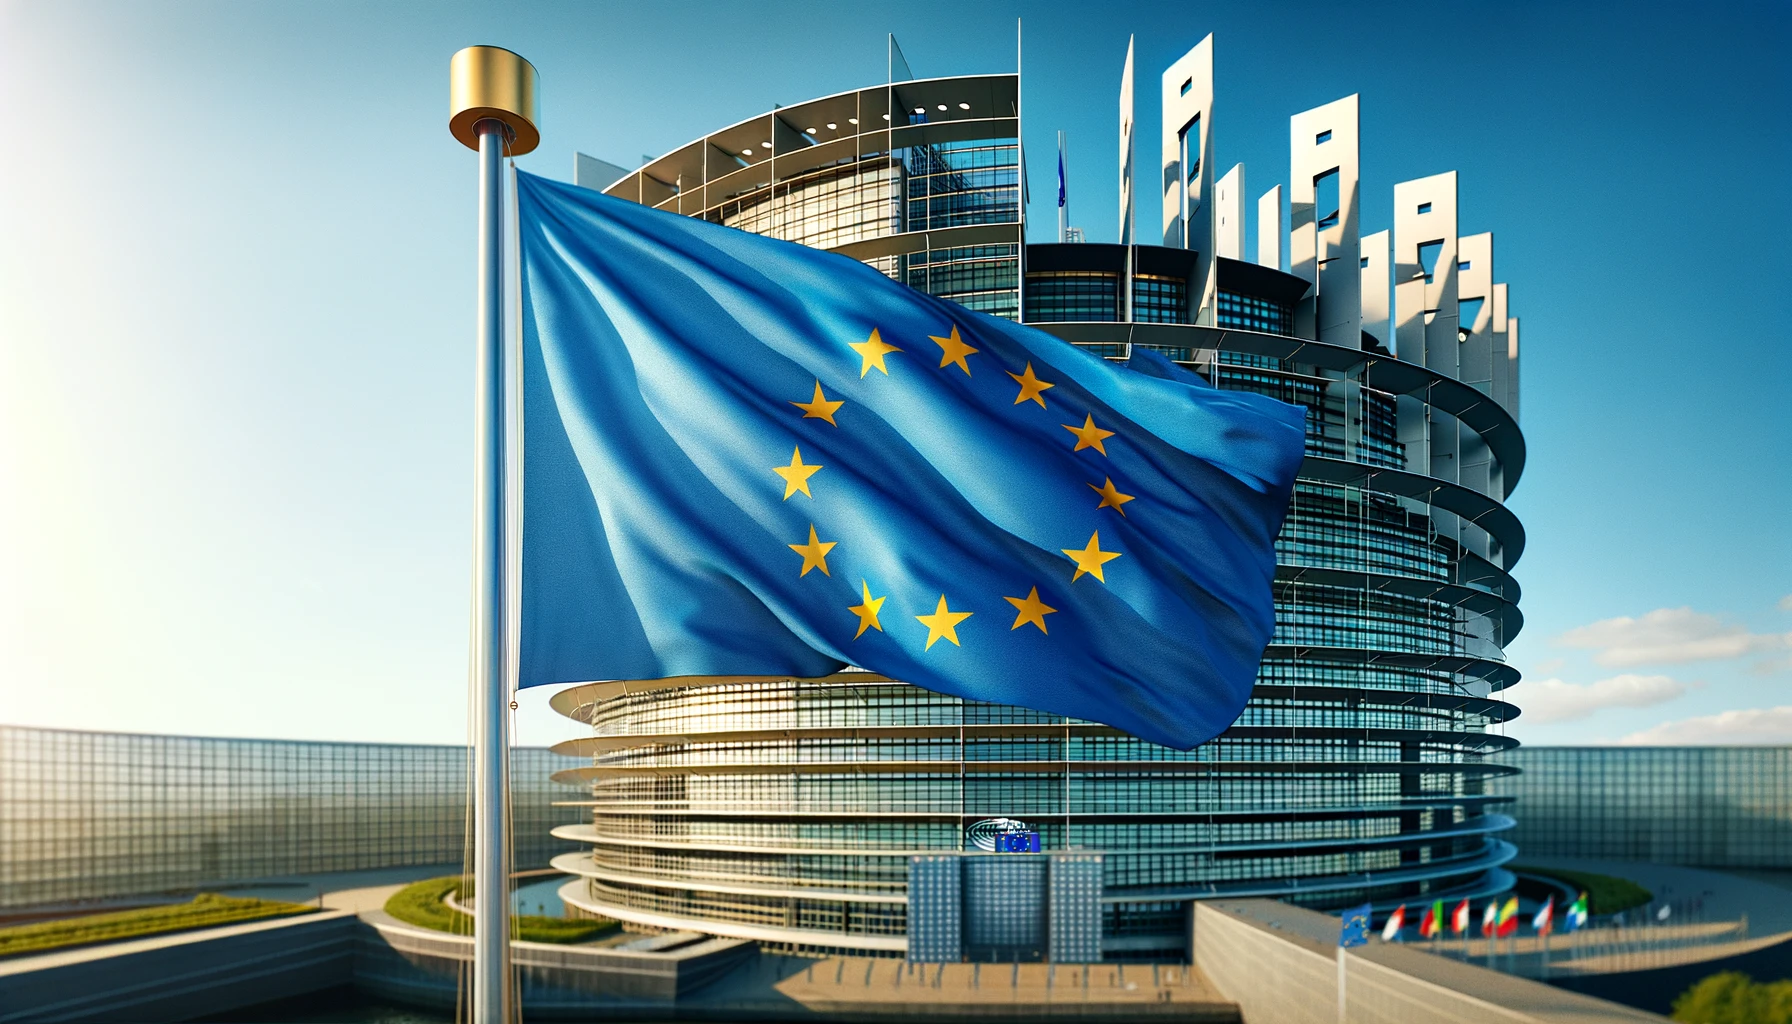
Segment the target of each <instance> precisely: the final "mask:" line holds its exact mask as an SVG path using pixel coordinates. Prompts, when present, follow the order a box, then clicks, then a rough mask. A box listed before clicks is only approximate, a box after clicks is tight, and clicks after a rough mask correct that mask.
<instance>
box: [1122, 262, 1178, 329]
mask: <svg viewBox="0 0 1792 1024" xmlns="http://www.w3.org/2000/svg"><path fill="white" fill-rule="evenodd" d="M1132 318H1133V319H1134V320H1136V321H1137V322H1139V323H1142V324H1185V323H1188V282H1187V281H1185V280H1183V279H1182V278H1180V277H1163V276H1160V275H1157V274H1134V275H1133V279H1132Z"/></svg>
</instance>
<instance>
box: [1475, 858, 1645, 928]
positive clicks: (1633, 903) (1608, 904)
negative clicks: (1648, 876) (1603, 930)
mask: <svg viewBox="0 0 1792 1024" xmlns="http://www.w3.org/2000/svg"><path fill="white" fill-rule="evenodd" d="M1509 866H1510V867H1511V869H1512V870H1513V871H1524V872H1527V873H1529V874H1533V875H1542V876H1544V877H1546V878H1554V879H1558V880H1560V881H1563V882H1566V883H1568V884H1569V885H1571V886H1573V887H1575V888H1576V889H1580V890H1582V891H1584V892H1585V893H1586V894H1587V913H1589V914H1593V915H1596V916H1603V915H1605V914H1616V913H1620V912H1622V911H1626V910H1629V909H1630V908H1632V907H1640V906H1642V905H1643V904H1645V903H1648V902H1649V901H1650V900H1652V899H1654V898H1655V896H1654V894H1653V893H1651V892H1650V891H1649V890H1647V889H1645V888H1643V887H1642V886H1640V885H1638V884H1636V883H1635V882H1632V881H1631V880H1629V879H1628V878H1614V877H1613V876H1611V875H1596V874H1593V873H1592V872H1591V871H1563V870H1561V869H1560V868H1534V867H1528V866H1526V865H1523V864H1512V865H1509ZM1567 909H1568V908H1566V907H1558V908H1556V913H1557V914H1560V913H1562V912H1563V911H1565V910H1567Z"/></svg>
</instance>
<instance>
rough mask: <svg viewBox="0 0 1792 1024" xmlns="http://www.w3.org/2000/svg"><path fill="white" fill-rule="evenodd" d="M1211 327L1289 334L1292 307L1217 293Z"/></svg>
mask: <svg viewBox="0 0 1792 1024" xmlns="http://www.w3.org/2000/svg"><path fill="white" fill-rule="evenodd" d="M1214 323H1215V326H1218V327H1227V328H1231V329H1233V330H1240V331H1261V332H1262V333H1264V334H1293V333H1294V309H1293V307H1291V306H1284V305H1281V304H1279V303H1275V302H1271V301H1269V300H1268V299H1259V298H1257V297H1256V296H1253V295H1239V294H1238V293H1236V292H1220V293H1219V315H1218V316H1217V317H1216V318H1215V321H1214Z"/></svg>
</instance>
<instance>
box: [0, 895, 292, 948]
mask: <svg viewBox="0 0 1792 1024" xmlns="http://www.w3.org/2000/svg"><path fill="white" fill-rule="evenodd" d="M316 909H317V908H316V907H307V906H304V905H303V904H299V903H282V902H280V901H278V900H255V899H246V898H242V897H235V896H219V895H218V894H217V893H210V892H202V893H200V894H199V895H197V896H195V897H193V899H192V901H191V902H188V903H170V904H166V905H164V906H159V907H137V908H135V909H132V910H119V911H113V912H111V913H105V914H88V915H86V916H84V917H70V918H63V919H62V920H59V921H37V922H34V923H32V924H21V925H14V926H12V927H10V928H0V956H14V955H17V954H20V953H42V952H45V951H47V950H52V949H63V948H66V947H68V946H87V945H92V944H94V943H96V942H120V941H123V940H125V939H141V938H144V937H146V936H150V935H165V934H167V933H169V932H184V931H192V930H193V929H196V928H216V927H218V926H220V925H226V924H242V923H244V922H247V921H259V920H262V919H264V918H269V917H285V916H287V915H290V914H309V913H312V912H313V911H315V910H316Z"/></svg>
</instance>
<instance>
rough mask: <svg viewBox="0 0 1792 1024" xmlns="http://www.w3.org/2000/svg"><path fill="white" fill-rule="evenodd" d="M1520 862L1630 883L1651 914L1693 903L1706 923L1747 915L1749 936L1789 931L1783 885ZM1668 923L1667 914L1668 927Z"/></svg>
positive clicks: (1790, 901)
mask: <svg viewBox="0 0 1792 1024" xmlns="http://www.w3.org/2000/svg"><path fill="white" fill-rule="evenodd" d="M1519 860H1520V861H1521V862H1522V863H1524V864H1525V865H1527V866H1531V867H1539V868H1552V867H1553V868H1560V869H1562V870H1564V871H1591V872H1594V873H1597V874H1601V875H1611V876H1613V877H1616V878H1626V879H1629V880H1630V881H1632V882H1635V883H1636V884H1638V885H1640V886H1642V887H1643V888H1645V889H1647V890H1649V892H1650V894H1651V895H1653V897H1654V902H1653V903H1652V904H1651V905H1650V907H1651V913H1653V911H1654V910H1655V909H1657V908H1660V907H1663V906H1667V905H1669V904H1673V903H1680V904H1681V905H1684V904H1685V903H1686V902H1687V901H1697V902H1698V903H1699V904H1701V905H1702V911H1701V913H1700V914H1699V917H1700V918H1702V919H1703V920H1705V921H1738V920H1741V919H1742V917H1743V915H1745V914H1746V915H1747V916H1748V933H1749V934H1750V935H1757V936H1758V935H1772V934H1776V933H1779V932H1787V931H1792V889H1788V888H1787V887H1786V886H1784V885H1776V884H1773V883H1771V882H1765V881H1760V880H1758V879H1756V878H1749V877H1745V876H1743V875H1738V874H1730V873H1728V872H1724V871H1711V870H1707V869H1704V868H1684V867H1678V866H1675V865H1672V864H1649V863H1645V862H1642V861H1621V860H1586V859H1583V858H1580V857H1529V856H1521V857H1520V858H1519ZM1672 921H1673V918H1672V916H1671V915H1670V917H1669V919H1668V923H1672Z"/></svg>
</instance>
